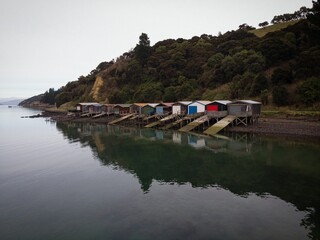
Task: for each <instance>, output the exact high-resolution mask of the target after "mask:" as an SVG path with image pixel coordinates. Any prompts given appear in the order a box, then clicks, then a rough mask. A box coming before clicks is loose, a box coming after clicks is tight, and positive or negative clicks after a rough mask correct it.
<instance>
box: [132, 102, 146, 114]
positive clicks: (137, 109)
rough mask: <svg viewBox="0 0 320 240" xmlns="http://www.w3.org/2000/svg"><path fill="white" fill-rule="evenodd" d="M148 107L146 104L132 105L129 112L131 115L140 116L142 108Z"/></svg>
mask: <svg viewBox="0 0 320 240" xmlns="http://www.w3.org/2000/svg"><path fill="white" fill-rule="evenodd" d="M146 105H148V103H134V104H132V105H131V107H130V109H131V110H130V112H131V113H136V114H141V113H142V111H141V110H142V108H143V107H145V106H146Z"/></svg>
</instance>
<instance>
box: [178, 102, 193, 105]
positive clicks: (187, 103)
mask: <svg viewBox="0 0 320 240" xmlns="http://www.w3.org/2000/svg"><path fill="white" fill-rule="evenodd" d="M177 103H180V104H182V105H189V104H191V103H192V102H191V101H179V102H177Z"/></svg>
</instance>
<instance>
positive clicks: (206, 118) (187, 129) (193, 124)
mask: <svg viewBox="0 0 320 240" xmlns="http://www.w3.org/2000/svg"><path fill="white" fill-rule="evenodd" d="M209 120H210V117H209V116H207V115H204V116H201V117H199V118H197V119H196V120H194V121H192V122H191V123H189V124H187V125H186V126H184V127H182V128H180V129H179V131H180V132H190V131H191V130H193V129H195V128H196V127H198V126H200V125H201V124H203V123H205V122H206V121H209Z"/></svg>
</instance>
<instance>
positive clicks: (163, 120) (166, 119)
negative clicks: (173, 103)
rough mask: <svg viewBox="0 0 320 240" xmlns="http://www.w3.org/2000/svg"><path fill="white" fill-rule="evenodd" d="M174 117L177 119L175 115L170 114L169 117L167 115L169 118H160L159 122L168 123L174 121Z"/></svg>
mask: <svg viewBox="0 0 320 240" xmlns="http://www.w3.org/2000/svg"><path fill="white" fill-rule="evenodd" d="M176 117H177V114H171V115H169V116H166V117H164V118H162V119H161V120H160V121H161V122H165V121H169V120H171V119H174V118H176Z"/></svg>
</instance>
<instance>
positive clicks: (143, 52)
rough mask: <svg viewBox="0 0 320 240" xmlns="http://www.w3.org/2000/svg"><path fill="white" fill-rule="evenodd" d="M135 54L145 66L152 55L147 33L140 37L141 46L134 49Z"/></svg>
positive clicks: (138, 45)
mask: <svg viewBox="0 0 320 240" xmlns="http://www.w3.org/2000/svg"><path fill="white" fill-rule="evenodd" d="M134 53H135V56H136V58H137V59H138V61H139V62H140V63H141V65H142V66H144V65H145V64H146V63H147V61H148V58H149V56H150V53H151V47H150V40H149V37H148V35H147V34H146V33H142V34H141V35H140V37H139V44H137V45H136V47H135V48H134Z"/></svg>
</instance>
